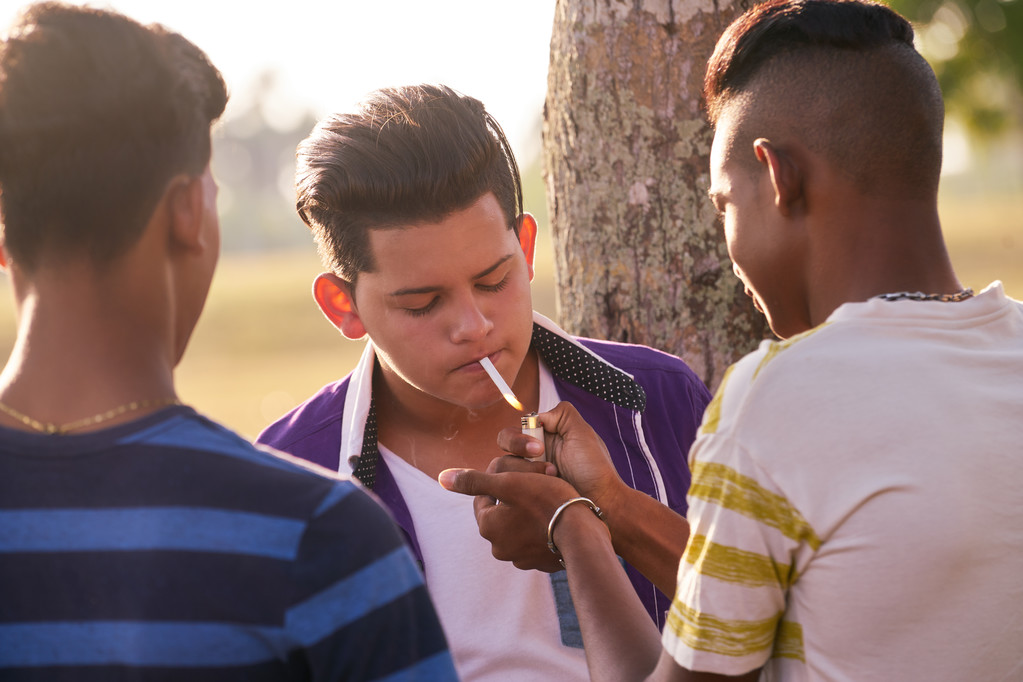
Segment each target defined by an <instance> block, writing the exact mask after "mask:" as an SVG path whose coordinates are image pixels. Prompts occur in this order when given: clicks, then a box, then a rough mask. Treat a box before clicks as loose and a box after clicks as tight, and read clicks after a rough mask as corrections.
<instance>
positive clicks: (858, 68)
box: [704, 0, 944, 198]
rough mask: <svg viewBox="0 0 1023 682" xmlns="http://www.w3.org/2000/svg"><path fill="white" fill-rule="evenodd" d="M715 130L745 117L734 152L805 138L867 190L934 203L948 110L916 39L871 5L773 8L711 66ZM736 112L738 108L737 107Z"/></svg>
mask: <svg viewBox="0 0 1023 682" xmlns="http://www.w3.org/2000/svg"><path fill="white" fill-rule="evenodd" d="M704 98H705V100H706V103H707V109H708V114H709V117H710V120H711V122H712V123H713V124H714V125H717V123H718V122H719V120H720V119H721V117H722V116H723V115H725V114H728V115H729V116H735V117H736V119H734V120H733V122H734V123H736V125H735V127H734V132H735V136H734V139H733V140H731V141H730V144H731V146H732V147H733V148H735V149H738V150H740V153H742V150H744V149H745V150H748V158H747V156H744V157H743V159H745V160H747V161H748V163H749V164H750V165H751V166H752V165H753V164H754V163H755V161H754V159H753V151H752V142H753V141H754V140H755V139H756V138H758V137H767V138H775V137H779V136H780V137H786V136H789V137H791V136H795V137H798V139H800V140H801V141H802V142H803V143H804V144H806V146H807V147H809V148H810V149H811V150H813V151H815V152H817V153H819V154H821V155H822V156H823V157H824V158H825V159H826V160H827V161H828V163H829V164H830V165H831V166H832V167H833V168H835V169H838V170H840V171H842V172H844V173H846V174H847V175H848V176H849V177H851V178H852V180H853V181H854V182H855V183H856V185H857V186H858V187H859V189H860V190H861V191H863V192H874V193H880V194H884V195H897V196H902V197H913V198H923V197H930V196H933V195H934V194H936V192H937V185H938V176H939V175H940V171H941V144H942V129H943V125H944V104H943V102H942V98H941V91H940V89H939V87H938V83H937V79H936V78H935V76H934V72H933V71H932V70H931V68H930V66H929V65H928V64H927V62H926V61H925V60H924V59H923V57H921V56H920V54H919V53H918V52H917V51H916V49H915V48H914V47H913V29H912V27H911V26H910V24H909V22H907V21H906V20H905V19H904V18H903V17H901V16H899V15H898V14H896V13H895V12H894V11H892V10H891V9H889V8H888V7H886V6H885V5H882V4H878V3H874V2H864V1H861V0H768V1H767V2H764V3H762V4H759V5H756V6H755V7H753V8H752V9H750V10H749V11H747V12H746V13H744V14H743V15H742V16H741V17H739V18H738V19H736V20H735V22H733V23H732V25H731V26H729V27H728V29H727V30H726V31H725V33H724V34H723V35H722V37H721V39H720V40H719V41H718V44H717V47H716V48H715V50H714V54H713V55H712V56H711V59H710V62H709V64H708V66H707V72H706V76H705V81H704ZM733 105H735V106H733Z"/></svg>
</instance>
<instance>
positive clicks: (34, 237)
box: [0, 2, 227, 271]
mask: <svg viewBox="0 0 1023 682" xmlns="http://www.w3.org/2000/svg"><path fill="white" fill-rule="evenodd" d="M226 103H227V89H226V87H225V85H224V81H223V79H222V77H221V75H220V73H219V71H217V69H216V68H214V67H213V66H212V65H211V64H210V62H209V60H208V59H207V58H206V55H205V54H203V52H202V51H201V50H199V48H197V47H196V46H195V45H193V44H192V43H190V42H189V41H188V40H186V39H185V38H183V37H182V36H181V35H179V34H177V33H174V32H171V31H169V30H167V29H165V28H163V27H161V26H157V25H153V26H148V27H146V26H142V25H141V24H139V23H137V22H135V21H133V20H132V19H129V18H127V17H125V16H122V15H120V14H117V13H115V12H110V11H102V10H97V9H87V8H83V7H75V6H69V5H64V4H60V3H49V2H47V3H39V4H35V5H31V6H29V7H28V8H26V9H25V10H24V12H23V13H22V14H21V15H20V17H19V18H18V19H17V20H16V21H15V23H14V25H13V26H12V27H11V28H10V30H9V33H8V35H7V37H6V39H5V40H4V42H3V44H2V46H0V213H2V218H3V224H4V242H5V245H6V248H7V251H8V254H9V256H10V257H11V259H12V260H13V261H14V262H16V263H18V264H19V265H20V266H21V267H22V268H24V269H26V270H28V271H31V270H33V269H34V268H36V267H37V266H38V265H39V264H40V262H42V261H49V260H51V259H56V262H61V259H62V258H66V257H69V256H71V257H82V256H84V257H87V258H89V259H91V260H92V262H94V263H96V264H98V265H101V264H104V263H107V262H109V261H111V260H112V259H114V258H116V257H117V256H118V255H119V254H122V253H123V252H124V251H126V250H127V249H128V248H129V247H130V246H131V245H133V244H134V243H135V242H136V241H137V240H138V238H139V237H140V236H141V234H142V232H143V230H144V228H145V225H146V224H147V222H148V220H149V218H150V217H151V215H152V212H153V211H154V210H155V208H156V203H157V202H158V201H159V199H160V197H161V196H162V194H163V192H164V191H165V189H166V185H167V183H168V182H169V181H170V179H171V178H172V177H174V175H176V174H179V173H185V174H188V175H192V176H198V175H200V174H201V173H202V172H203V170H204V169H205V167H206V165H207V164H208V163H209V159H210V126H211V125H212V123H213V122H214V121H215V120H216V119H217V118H219V117H220V115H221V113H223V111H224V107H225V105H226Z"/></svg>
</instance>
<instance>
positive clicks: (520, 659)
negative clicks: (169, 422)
mask: <svg viewBox="0 0 1023 682" xmlns="http://www.w3.org/2000/svg"><path fill="white" fill-rule="evenodd" d="M557 401H558V397H557V392H556V390H555V389H554V383H553V381H552V380H551V377H550V373H549V371H548V370H547V368H546V367H544V366H543V365H542V363H541V368H540V409H541V411H544V410H547V409H550V408H551V407H552V406H553V405H555V404H556V403H557ZM495 437H496V436H495ZM378 447H379V449H380V455H381V456H382V457H383V458H384V461H385V462H386V463H387V466H388V467H389V468H390V470H391V472H392V473H393V474H394V479H395V481H396V482H397V484H398V488H399V490H401V494H402V497H404V499H405V503H406V504H407V505H408V508H409V512H411V514H412V520H413V523H414V524H415V533H416V537H417V539H418V540H419V547H420V549H421V550H422V553H423V564H424V570H425V573H426V583H427V586H428V587H429V589H430V595H431V597H432V598H433V602H434V605H435V606H436V608H437V614H438V616H439V617H440V621H441V625H442V626H443V627H444V632H445V633H446V634H447V637H448V644H449V645H450V647H451V653H452V654H453V656H454V659H455V666H456V668H457V669H458V674H459V676H460V677H461V678H462V679H463V680H465V681H467V682H480V681H492V682H508V681H509V680H511V681H513V682H517V681H519V680H523V681H527V682H528V681H530V680H536V681H537V682H549V681H551V680H555V681H557V682H569V681H570V680H588V679H589V675H588V673H587V670H586V658H585V655H584V653H583V650H582V649H576V648H572V647H567V646H565V645H563V644H562V643H561V633H560V629H559V626H558V615H557V611H556V609H555V606H554V592H553V589H552V587H551V581H550V576H548V574H546V573H541V572H540V571H520V570H519V569H517V568H515V566H513V565H512V564H511V563H509V562H505V561H498V560H497V559H495V558H494V556H493V555H492V554H491V551H490V543H489V542H487V541H486V540H484V539H483V538H481V537H480V534H479V530H478V528H477V527H476V519H475V517H474V516H473V511H472V498H471V497H467V496H465V495H460V494H458V493H453V492H449V491H447V490H444V489H443V488H441V486H440V484H438V483H437V481H435V480H434V479H432V478H430V477H429V476H427V475H426V474H424V473H423V472H422V471H420V470H418V469H416V468H415V467H413V466H412V465H411V464H409V463H408V462H406V461H405V460H403V459H402V458H400V457H398V456H397V455H395V454H394V453H393V452H391V451H389V450H387V449H386V448H385V447H383V446H378Z"/></svg>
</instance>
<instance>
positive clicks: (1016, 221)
mask: <svg viewBox="0 0 1023 682" xmlns="http://www.w3.org/2000/svg"><path fill="white" fill-rule="evenodd" d="M536 205H537V203H536V202H535V201H534V202H531V201H529V200H527V201H526V206H527V207H530V208H532V207H535V206H536ZM541 205H542V204H541ZM533 210H535V208H534V209H533ZM941 211H942V218H943V221H944V225H945V231H946V237H947V241H948V244H949V251H950V252H951V255H952V261H953V263H954V264H955V266H956V268H957V270H958V272H959V276H960V279H961V280H962V281H963V283H964V285H967V286H972V287H974V288H975V289H977V290H978V291H979V290H980V289H981V288H983V287H984V286H986V285H987V284H988V283H990V282H991V281H992V280H994V279H998V278H1000V279H1001V280H1002V281H1003V282H1004V283H1005V287H1006V291H1007V292H1008V293H1009V295H1010V296H1012V297H1014V298H1016V299H1021V300H1023V217H1021V216H1023V195H1019V194H1005V195H994V196H991V195H985V196H980V197H976V196H975V197H971V198H964V197H951V198H947V197H943V199H942V203H941ZM537 212H538V213H540V214H541V215H538V216H537V217H538V221H539V222H540V225H541V232H540V241H539V244H538V247H537V262H536V277H535V279H534V283H533V294H534V303H535V305H536V308H537V309H538V310H540V312H542V313H544V314H546V315H548V316H549V317H554V316H555V310H554V280H553V255H552V249H551V244H550V238H549V233H548V231H547V228H546V223H547V221H546V217H545V216H543V215H542V209H541V210H540V211H537ZM319 271H320V265H319V261H318V258H317V256H316V254H315V249H314V247H313V245H312V244H311V243H310V244H309V247H308V249H303V250H300V251H294V252H275V253H259V254H228V255H225V256H224V257H222V258H221V263H220V267H219V269H218V271H217V275H216V277H215V278H214V281H213V286H212V289H211V291H210V296H209V299H208V302H207V305H206V310H205V312H204V314H203V317H202V319H201V320H200V322H199V325H198V327H197V328H196V331H195V334H194V336H193V339H192V343H191V345H190V347H189V350H188V352H187V353H186V355H185V359H184V361H183V362H182V364H181V366H180V367H179V369H178V374H177V378H178V387H179V393H180V395H181V397H182V399H183V400H185V401H186V402H188V403H189V404H191V405H193V406H195V407H196V409H198V410H200V411H202V412H205V413H206V414H208V415H209V416H211V417H212V418H214V419H216V420H218V421H221V422H223V423H224V424H226V425H228V426H230V427H231V428H233V429H235V430H237V431H238V432H240V433H241V434H242V435H243V436H245V437H247V438H254V437H255V436H256V434H258V433H259V431H260V430H261V429H262V428H263V427H264V426H266V425H267V424H268V423H269V422H271V421H273V420H274V419H276V418H277V417H279V416H280V415H281V414H282V413H284V412H285V411H287V410H288V409H290V408H291V407H293V406H294V405H296V404H297V403H299V402H301V401H302V400H304V399H305V398H306V397H308V396H309V395H310V394H312V393H313V392H314V391H316V390H317V389H318V388H319V387H320V386H322V385H323V384H325V383H328V382H330V381H333V380H335V379H338V378H340V377H342V376H343V375H345V374H346V373H347V372H348V371H349V370H350V369H351V368H352V367H353V366H354V365H355V363H356V362H357V360H358V357H359V354H360V353H361V351H362V347H363V343H362V342H353V341H348V340H347V339H345V338H344V337H342V336H341V334H340V333H339V332H337V331H336V330H335V329H334V328H333V327H332V326H331V325H330V324H329V323H328V322H327V320H326V319H325V318H324V317H323V316H322V315H321V314H320V312H319V310H318V309H317V307H316V305H315V303H314V302H313V300H312V296H311V294H310V289H311V285H312V280H313V278H314V277H315V276H316V274H317V273H318V272H319ZM0 288H2V289H4V290H5V291H3V292H0V293H2V297H0V352H2V353H3V354H4V355H5V356H6V354H7V353H8V352H9V349H10V346H11V343H12V341H13V337H14V318H13V312H12V303H11V296H10V293H9V291H6V290H7V289H8V287H7V281H6V278H4V279H3V280H2V284H0Z"/></svg>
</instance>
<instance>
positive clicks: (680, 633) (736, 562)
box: [662, 433, 819, 675]
mask: <svg viewBox="0 0 1023 682" xmlns="http://www.w3.org/2000/svg"><path fill="white" fill-rule="evenodd" d="M690 462H691V464H692V468H693V472H692V473H693V483H692V486H691V488H690V491H689V521H690V539H689V543H688V544H687V546H686V551H685V553H684V554H683V558H682V561H681V563H680V564H679V577H678V589H677V590H676V594H675V598H674V600H673V601H672V605H671V609H670V611H669V613H668V621H667V624H666V626H665V628H664V632H663V636H662V642H663V645H664V648H665V649H666V650H667V651H668V652H669V653H670V654H671V655H672V657H673V658H674V659H675V660H676V661H677V662H678V663H679V664H680V665H682V666H683V667H685V668H687V669H689V670H694V671H700V672H714V673H718V674H724V675H739V674H743V673H746V672H749V671H750V670H754V669H757V668H760V667H762V666H763V665H764V664H765V663H766V662H767V661H768V659H769V658H771V657H772V656H775V657H777V656H792V657H797V658H799V657H802V656H803V653H802V632H801V629H800V626H799V624H798V623H792V622H788V621H787V620H786V619H785V599H786V593H787V591H788V588H789V586H790V585H791V584H792V582H793V581H794V580H795V578H796V571H795V568H794V560H795V559H794V557H795V556H796V555H797V552H798V550H799V548H800V547H803V546H805V545H807V544H810V545H813V544H814V543H817V540H816V536H815V535H814V533H813V530H812V529H811V528H810V527H809V525H808V524H807V523H806V521H805V520H804V519H803V517H802V516H801V515H800V514H799V512H798V511H797V510H796V509H795V508H794V507H793V506H792V505H791V504H790V503H789V501H788V500H787V499H786V498H785V496H784V495H783V494H782V493H781V492H780V491H779V490H778V489H777V488H776V487H775V486H774V484H773V482H772V481H771V480H770V478H769V477H767V476H766V475H765V473H764V472H763V471H762V470H761V469H760V468H759V467H758V466H757V465H756V463H755V462H754V460H753V459H752V458H751V457H750V456H749V453H748V452H747V451H746V450H745V449H744V448H743V447H742V446H741V445H740V444H739V443H737V442H736V441H735V440H734V439H733V438H731V437H729V436H727V435H721V434H715V433H711V434H708V433H704V435H702V436H701V437H700V438H699V439H698V440H697V442H696V444H695V445H694V450H693V453H692V456H691V458H690ZM817 544H819V543H817Z"/></svg>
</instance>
